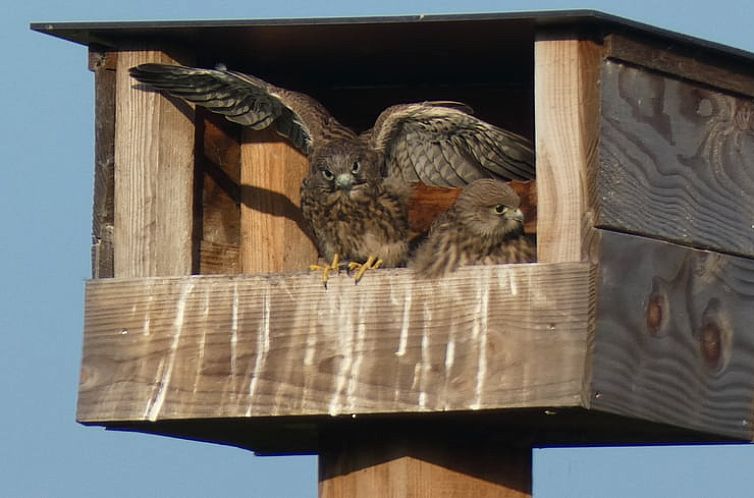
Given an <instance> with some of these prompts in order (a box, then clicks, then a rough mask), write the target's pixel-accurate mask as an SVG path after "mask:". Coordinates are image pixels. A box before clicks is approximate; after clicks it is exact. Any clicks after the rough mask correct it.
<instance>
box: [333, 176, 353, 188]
mask: <svg viewBox="0 0 754 498" xmlns="http://www.w3.org/2000/svg"><path fill="white" fill-rule="evenodd" d="M335 185H337V187H338V188H339V189H341V190H351V187H353V175H351V174H349V173H343V174H341V175H338V176H337V178H335Z"/></svg>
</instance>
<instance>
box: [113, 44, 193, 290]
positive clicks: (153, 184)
mask: <svg viewBox="0 0 754 498" xmlns="http://www.w3.org/2000/svg"><path fill="white" fill-rule="evenodd" d="M146 62H162V63H171V62H175V61H174V59H172V58H170V57H168V56H167V55H166V54H164V53H162V52H154V51H124V52H120V53H119V54H118V65H117V68H118V70H117V76H116V80H117V81H116V84H117V90H116V93H117V102H116V121H115V130H116V131H115V227H114V236H113V237H114V244H115V254H114V261H115V263H114V266H115V276H116V277H118V278H124V277H144V276H157V275H186V274H189V273H191V270H192V255H193V248H192V230H193V216H192V212H193V201H192V199H193V190H194V183H193V181H194V126H193V116H194V111H193V109H192V108H191V107H189V106H188V105H186V104H183V103H182V102H178V101H168V100H167V99H166V98H165V97H163V96H162V95H161V94H160V93H158V92H154V91H149V90H146V91H145V90H144V89H143V88H139V87H138V85H136V84H135V82H134V80H133V79H132V78H131V77H130V76H129V74H128V69H129V68H130V67H132V66H135V65H137V64H142V63H146Z"/></svg>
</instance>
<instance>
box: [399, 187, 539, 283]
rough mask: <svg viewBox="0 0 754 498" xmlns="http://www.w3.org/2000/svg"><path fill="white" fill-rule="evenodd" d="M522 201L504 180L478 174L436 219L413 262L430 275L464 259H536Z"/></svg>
mask: <svg viewBox="0 0 754 498" xmlns="http://www.w3.org/2000/svg"><path fill="white" fill-rule="evenodd" d="M518 206H519V198H518V195H517V194H516V193H515V192H514V191H513V189H511V188H510V187H509V186H508V185H506V184H505V183H502V182H500V181H496V180H477V181H476V182H474V183H472V184H471V185H469V186H468V187H466V188H465V189H464V190H463V192H462V193H461V195H460V196H459V197H458V199H457V200H456V203H455V204H454V205H453V206H452V207H451V208H450V209H449V210H448V211H447V212H445V213H444V214H443V215H442V216H440V217H439V218H438V219H437V220H436V221H435V223H434V224H433V225H432V228H431V230H430V234H429V237H428V238H427V240H426V241H425V242H424V243H423V244H422V245H421V246H420V247H419V249H418V250H417V251H416V255H415V257H414V259H413V261H412V262H411V266H412V267H413V268H415V269H416V271H417V273H418V274H419V275H421V276H424V277H428V278H432V277H438V276H441V275H444V274H445V273H448V272H452V271H455V270H456V269H457V268H458V267H459V266H463V265H494V264H506V263H533V262H534V261H535V260H536V254H537V253H536V246H535V243H534V241H533V240H532V239H531V238H529V237H528V236H526V235H525V234H524V232H523V215H522V214H521V211H520V210H519V209H518Z"/></svg>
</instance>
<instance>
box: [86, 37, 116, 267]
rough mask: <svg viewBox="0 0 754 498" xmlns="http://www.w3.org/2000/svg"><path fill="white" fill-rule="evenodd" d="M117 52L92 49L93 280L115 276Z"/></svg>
mask: <svg viewBox="0 0 754 498" xmlns="http://www.w3.org/2000/svg"><path fill="white" fill-rule="evenodd" d="M116 60H117V53H115V52H105V51H98V50H95V49H92V50H90V51H89V68H90V69H91V70H92V71H93V72H94V118H95V119H94V205H93V209H92V277H93V278H110V277H112V276H113V271H114V270H113V226H114V224H115V214H114V206H113V199H114V197H115V195H114V194H115V64H116Z"/></svg>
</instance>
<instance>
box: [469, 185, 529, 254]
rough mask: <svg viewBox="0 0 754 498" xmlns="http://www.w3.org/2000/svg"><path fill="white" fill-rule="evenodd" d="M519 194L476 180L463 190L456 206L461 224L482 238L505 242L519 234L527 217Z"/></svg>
mask: <svg viewBox="0 0 754 498" xmlns="http://www.w3.org/2000/svg"><path fill="white" fill-rule="evenodd" d="M520 202H521V201H520V199H519V197H518V194H516V192H515V191H514V190H513V189H512V188H511V187H510V186H508V185H507V184H505V183H503V182H501V181H498V180H492V179H482V180H477V181H475V182H472V183H471V184H469V185H468V186H467V187H466V188H464V189H463V192H461V195H459V196H458V200H457V201H456V204H455V210H456V212H457V215H458V218H459V221H461V222H462V223H463V224H464V225H465V226H466V227H468V228H469V229H470V230H471V231H472V232H474V233H475V234H477V235H479V236H480V237H485V238H492V239H496V240H497V239H499V240H503V239H505V238H506V237H510V236H513V235H520V234H521V233H523V229H524V215H523V213H522V212H521V210H520V209H519V204H520Z"/></svg>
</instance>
